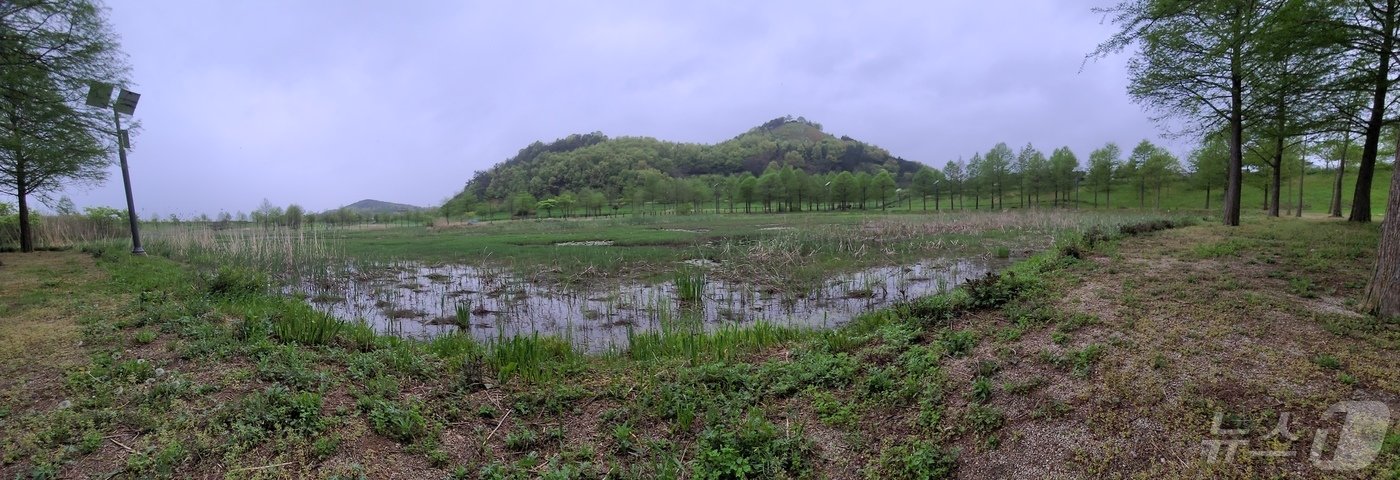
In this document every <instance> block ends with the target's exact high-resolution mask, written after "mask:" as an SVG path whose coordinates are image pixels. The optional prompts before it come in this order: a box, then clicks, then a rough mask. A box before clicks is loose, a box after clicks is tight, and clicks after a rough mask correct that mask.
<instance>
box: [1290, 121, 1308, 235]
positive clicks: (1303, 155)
mask: <svg viewBox="0 0 1400 480" xmlns="http://www.w3.org/2000/svg"><path fill="white" fill-rule="evenodd" d="M1307 146H1308V144H1307V140H1306V139H1304V143H1303V146H1302V147H1300V148H1301V149H1302V150H1303V151H1302V152H1300V154H1299V155H1298V156H1299V157H1300V158H1299V159H1298V211H1296V212H1293V213H1294V216H1296V217H1298V218H1303V178H1304V177H1307V176H1308V151H1307Z"/></svg>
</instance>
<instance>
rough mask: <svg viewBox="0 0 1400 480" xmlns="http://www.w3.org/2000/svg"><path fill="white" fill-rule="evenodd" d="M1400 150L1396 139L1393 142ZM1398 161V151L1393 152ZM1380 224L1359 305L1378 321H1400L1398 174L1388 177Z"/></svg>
mask: <svg viewBox="0 0 1400 480" xmlns="http://www.w3.org/2000/svg"><path fill="white" fill-rule="evenodd" d="M1396 146H1397V147H1400V140H1397V141H1396ZM1396 158H1400V150H1396ZM1385 215H1386V216H1385V221H1383V222H1381V243H1380V247H1379V248H1378V249H1377V251H1376V271H1375V273H1373V274H1372V275H1371V283H1370V285H1368V286H1367V287H1366V298H1365V300H1364V301H1363V302H1362V306H1363V308H1364V309H1365V310H1366V311H1369V312H1372V313H1375V314H1377V315H1379V316H1381V318H1400V175H1391V177H1390V201H1389V202H1388V203H1387V204H1386V211H1385Z"/></svg>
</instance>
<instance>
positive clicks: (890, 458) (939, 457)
mask: <svg viewBox="0 0 1400 480" xmlns="http://www.w3.org/2000/svg"><path fill="white" fill-rule="evenodd" d="M956 468H957V453H956V452H954V451H949V450H946V449H944V448H941V447H939V446H938V445H937V444H934V443H933V442H929V441H927V440H909V441H901V442H898V443H895V444H893V445H890V446H888V447H885V448H884V449H883V450H881V451H880V458H879V459H877V460H876V461H875V465H874V466H873V467H872V468H870V469H867V470H866V477H867V478H897V479H910V480H914V479H920V480H922V479H939V478H951V477H952V476H953V471H954V470H955V469H956Z"/></svg>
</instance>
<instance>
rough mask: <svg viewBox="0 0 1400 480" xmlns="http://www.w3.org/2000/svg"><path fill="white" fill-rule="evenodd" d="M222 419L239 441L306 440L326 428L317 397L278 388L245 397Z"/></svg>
mask: <svg viewBox="0 0 1400 480" xmlns="http://www.w3.org/2000/svg"><path fill="white" fill-rule="evenodd" d="M221 416H222V418H223V419H224V424H225V425H227V426H228V429H229V431H230V432H232V433H233V434H234V436H235V437H236V438H237V439H239V440H241V441H256V440H261V439H263V438H267V436H268V435H283V434H285V435H300V436H303V437H307V436H311V435H314V434H316V433H318V432H320V431H321V429H322V428H323V427H324V426H325V421H324V420H323V419H322V418H321V396H320V395H318V394H316V393H313V392H297V393H293V392H292V391H291V390H288V389H287V388H286V387H281V386H275V387H271V388H268V389H267V390H264V391H262V392H258V393H253V394H251V395H248V396H247V397H244V398H243V400H242V401H240V402H239V403H238V404H236V405H234V406H233V407H232V408H230V409H228V410H226V411H225V412H224V413H223V414H222V415H221Z"/></svg>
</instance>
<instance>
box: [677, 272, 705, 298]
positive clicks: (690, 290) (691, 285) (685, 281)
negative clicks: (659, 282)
mask: <svg viewBox="0 0 1400 480" xmlns="http://www.w3.org/2000/svg"><path fill="white" fill-rule="evenodd" d="M675 285H676V299H677V300H679V301H680V302H681V303H682V304H690V305H696V304H700V301H701V296H702V295H703V294H704V293H705V271H704V270H701V269H699V268H691V267H686V268H681V269H678V270H676V274H675Z"/></svg>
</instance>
